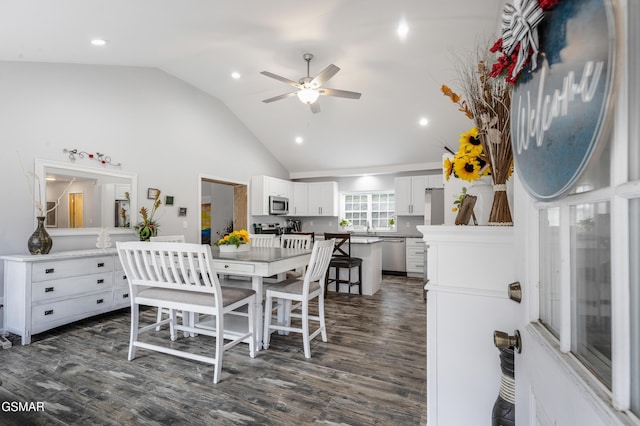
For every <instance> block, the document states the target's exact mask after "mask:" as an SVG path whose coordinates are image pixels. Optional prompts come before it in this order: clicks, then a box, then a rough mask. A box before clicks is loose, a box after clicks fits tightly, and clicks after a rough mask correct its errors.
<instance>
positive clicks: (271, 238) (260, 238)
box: [249, 234, 277, 247]
mask: <svg viewBox="0 0 640 426" xmlns="http://www.w3.org/2000/svg"><path fill="white" fill-rule="evenodd" d="M249 240H250V241H251V243H250V244H251V245H252V246H253V247H275V246H276V242H277V240H276V234H249Z"/></svg>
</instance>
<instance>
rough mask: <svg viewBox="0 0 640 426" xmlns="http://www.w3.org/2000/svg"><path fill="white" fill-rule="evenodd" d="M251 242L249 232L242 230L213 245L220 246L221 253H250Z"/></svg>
mask: <svg viewBox="0 0 640 426" xmlns="http://www.w3.org/2000/svg"><path fill="white" fill-rule="evenodd" d="M250 242H251V238H249V233H248V232H247V230H246V229H241V230H239V231H233V232H230V233H228V234H227V235H225V236H224V237H222V238H220V239H219V240H218V241H216V242H215V243H213V244H214V245H216V246H218V247H219V248H220V251H227V252H228V251H248V250H249V243H250Z"/></svg>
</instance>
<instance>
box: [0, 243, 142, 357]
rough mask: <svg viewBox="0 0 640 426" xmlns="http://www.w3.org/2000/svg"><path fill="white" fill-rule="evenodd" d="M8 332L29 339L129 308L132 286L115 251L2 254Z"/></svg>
mask: <svg viewBox="0 0 640 426" xmlns="http://www.w3.org/2000/svg"><path fill="white" fill-rule="evenodd" d="M0 259H2V260H4V328H5V331H8V332H11V333H14V334H17V335H19V336H21V337H22V344H23V345H26V344H29V343H31V336H32V335H34V334H38V333H41V332H43V331H46V330H49V329H52V328H55V327H59V326H61V325H64V324H68V323H71V322H74V321H77V320H80V319H83V318H88V317H90V316H93V315H97V314H101V313H104V312H109V311H112V310H116V309H120V308H125V307H127V306H129V305H130V302H129V285H128V283H127V279H126V276H125V275H124V272H123V271H122V266H121V264H120V260H119V259H118V255H117V252H116V250H115V249H98V250H96V249H94V250H78V251H69V252H60V253H54V254H45V255H39V256H31V255H16V256H2V257H0Z"/></svg>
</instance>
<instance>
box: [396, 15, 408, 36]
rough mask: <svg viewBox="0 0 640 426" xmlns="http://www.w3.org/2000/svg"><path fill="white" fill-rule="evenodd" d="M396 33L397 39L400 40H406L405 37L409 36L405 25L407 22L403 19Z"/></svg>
mask: <svg viewBox="0 0 640 426" xmlns="http://www.w3.org/2000/svg"><path fill="white" fill-rule="evenodd" d="M396 31H397V32H398V37H399V38H400V40H403V41H404V40H406V39H407V35H408V34H409V24H407V21H405V20H404V19H403V20H401V21H400V24H399V25H398V29H397V30H396Z"/></svg>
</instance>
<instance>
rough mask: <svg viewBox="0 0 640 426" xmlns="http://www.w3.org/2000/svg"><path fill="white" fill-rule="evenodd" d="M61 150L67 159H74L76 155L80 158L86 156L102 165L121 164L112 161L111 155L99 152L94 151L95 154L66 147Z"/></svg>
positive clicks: (117, 165) (116, 165)
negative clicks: (66, 155) (67, 156)
mask: <svg viewBox="0 0 640 426" xmlns="http://www.w3.org/2000/svg"><path fill="white" fill-rule="evenodd" d="M62 152H64V153H65V154H68V155H69V159H70V160H71V161H76V157H77V158H80V159H84V158H85V157H87V158H89V159H90V160H96V161H97V162H99V163H100V164H102V165H103V166H106V165H107V164H108V165H110V166H115V167H119V166H121V165H122V164H120V163H114V162H112V161H111V157H109V156H108V155H105V154H102V153H100V152H96V153H95V154H93V153H91V152H86V151H79V150H77V149H66V148H65V149H63V150H62Z"/></svg>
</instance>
